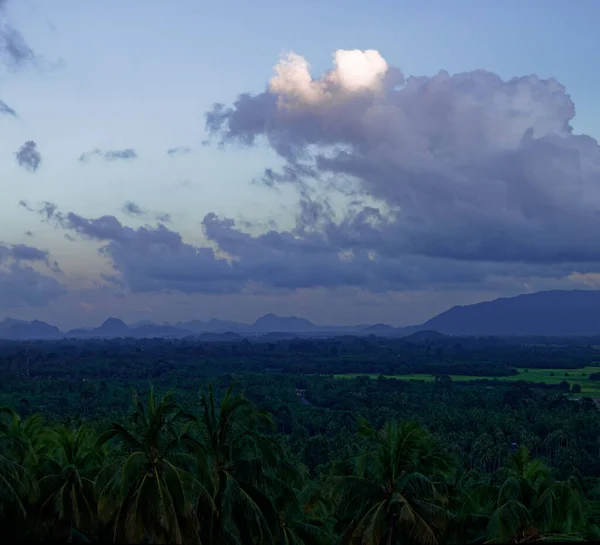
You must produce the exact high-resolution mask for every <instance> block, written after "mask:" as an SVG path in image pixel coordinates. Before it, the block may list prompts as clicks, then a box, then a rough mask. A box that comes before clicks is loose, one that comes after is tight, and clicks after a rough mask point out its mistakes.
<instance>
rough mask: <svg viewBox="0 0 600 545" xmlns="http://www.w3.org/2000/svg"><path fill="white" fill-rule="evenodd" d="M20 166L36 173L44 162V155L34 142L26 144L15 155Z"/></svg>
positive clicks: (30, 141)
mask: <svg viewBox="0 0 600 545" xmlns="http://www.w3.org/2000/svg"><path fill="white" fill-rule="evenodd" d="M15 158H16V160H17V163H18V164H19V166H21V167H23V168H25V169H27V170H31V171H33V172H35V171H36V170H37V169H38V168H39V166H40V163H41V162H42V155H41V153H40V152H39V150H38V148H37V144H36V143H35V142H34V141H33V140H29V141H27V142H25V143H24V144H23V145H22V146H21V147H20V148H19V150H18V151H17V152H16V153H15Z"/></svg>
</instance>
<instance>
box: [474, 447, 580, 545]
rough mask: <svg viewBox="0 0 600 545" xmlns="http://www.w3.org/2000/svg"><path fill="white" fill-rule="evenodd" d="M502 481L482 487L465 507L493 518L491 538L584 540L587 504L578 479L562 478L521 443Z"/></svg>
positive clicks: (501, 539) (492, 540)
mask: <svg viewBox="0 0 600 545" xmlns="http://www.w3.org/2000/svg"><path fill="white" fill-rule="evenodd" d="M502 473H503V475H504V479H503V481H502V482H501V483H500V484H498V485H486V486H483V487H478V488H477V489H475V490H474V491H473V492H472V493H471V494H468V496H467V498H466V503H465V505H464V506H463V509H464V510H465V511H468V512H469V513H471V514H472V515H474V514H476V515H479V516H482V515H485V516H487V517H488V524H487V537H488V540H489V541H490V542H500V543H504V542H506V541H515V542H525V541H531V540H536V539H550V538H553V537H556V536H560V539H563V540H564V539H567V538H572V539H579V538H581V537H582V535H583V534H582V532H584V531H585V529H586V524H587V521H586V509H587V506H586V502H585V500H584V498H583V495H582V492H581V489H580V487H579V485H578V483H577V482H576V481H575V480H574V479H568V480H566V481H557V480H555V479H554V478H553V477H552V474H551V471H550V468H549V467H548V466H547V465H546V463H545V462H544V461H543V460H540V459H532V458H531V456H530V453H529V450H528V449H527V448H526V447H524V446H521V447H520V448H519V450H518V451H517V452H515V453H513V454H511V455H509V457H508V460H507V462H506V464H505V466H504V468H502Z"/></svg>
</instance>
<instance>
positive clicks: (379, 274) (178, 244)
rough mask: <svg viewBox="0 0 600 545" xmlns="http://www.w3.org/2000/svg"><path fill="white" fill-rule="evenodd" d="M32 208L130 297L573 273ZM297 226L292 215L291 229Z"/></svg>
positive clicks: (220, 223)
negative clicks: (101, 260) (83, 248)
mask: <svg viewBox="0 0 600 545" xmlns="http://www.w3.org/2000/svg"><path fill="white" fill-rule="evenodd" d="M37 211H38V213H39V214H41V215H42V216H43V218H44V220H45V221H49V222H51V223H53V224H55V225H57V226H59V227H61V228H63V229H65V230H66V231H67V232H68V233H73V234H76V235H78V236H79V237H81V238H83V239H87V240H91V241H96V242H98V243H100V249H99V252H100V254H101V255H103V256H104V257H106V258H107V259H108V260H109V261H110V263H111V264H112V266H113V269H114V274H113V275H112V276H109V277H105V279H110V280H111V281H112V282H113V283H114V284H115V285H118V286H122V287H126V288H128V289H129V290H131V291H132V292H161V291H177V292H182V293H206V294H215V293H221V294H223V293H241V292H248V290H250V291H252V292H254V293H270V294H275V293H285V292H291V291H294V290H298V289H314V288H326V289H330V290H336V289H338V288H349V287H350V288H359V289H363V290H367V291H371V292H385V291H405V290H415V289H419V290H423V289H438V290H444V289H456V288H461V289H468V288H473V287H477V288H480V287H481V286H485V287H486V288H488V289H489V288H494V289H500V290H503V289H513V290H514V289H515V282H523V281H526V280H529V279H531V278H537V279H538V280H539V279H541V280H545V279H549V278H552V277H555V276H557V277H561V278H566V277H567V276H568V275H569V274H570V273H571V271H572V269H571V268H570V267H567V268H564V269H561V268H553V269H552V270H550V269H547V268H539V267H536V266H528V265H521V266H519V267H517V268H515V267H514V266H512V265H509V264H505V263H496V264H494V263H490V264H484V265H481V266H478V267H473V266H472V264H471V263H469V262H467V261H460V260H449V259H445V258H430V257H426V256H419V255H406V256H401V257H394V256H391V255H389V256H385V255H376V254H374V253H373V252H372V251H369V250H364V249H358V248H357V249H354V250H348V249H343V248H342V247H341V246H340V244H339V239H340V234H339V233H340V232H343V231H344V229H345V228H340V227H339V226H335V225H333V224H331V225H328V226H326V228H325V229H324V230H323V231H322V232H320V233H317V232H312V233H309V232H300V231H299V230H296V232H286V231H281V232H280V231H275V230H270V231H268V232H266V233H263V234H259V235H251V234H249V233H247V232H244V231H243V230H242V229H240V228H239V227H238V226H236V224H235V222H234V221H233V220H231V219H227V218H219V217H218V216H216V215H215V214H207V215H206V216H205V217H204V219H203V221H202V228H203V232H204V236H205V238H206V241H207V243H206V244H205V245H201V246H200V245H195V244H191V243H188V242H185V241H184V240H183V238H182V236H181V235H180V234H179V233H177V232H176V231H174V230H172V229H169V228H168V227H166V226H165V225H164V224H161V223H159V224H157V225H154V226H151V225H145V226H142V227H137V228H132V227H128V226H126V225H124V224H123V223H121V222H120V221H119V220H118V219H117V218H116V217H114V216H102V217H98V218H86V217H83V216H81V215H79V214H75V213H73V212H68V213H63V212H61V211H59V210H58V208H57V207H56V206H55V205H53V204H51V203H44V204H43V205H42V206H41V207H40V208H39V209H38V210H37ZM302 221H303V220H302V217H301V216H299V217H298V222H297V223H298V225H300V224H301V223H302ZM356 221H362V220H361V219H360V218H356ZM340 230H341V231H340ZM209 244H210V246H209ZM340 248H342V249H340ZM581 271H582V272H588V270H587V269H585V268H583V269H581Z"/></svg>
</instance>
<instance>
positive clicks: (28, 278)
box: [0, 244, 66, 308]
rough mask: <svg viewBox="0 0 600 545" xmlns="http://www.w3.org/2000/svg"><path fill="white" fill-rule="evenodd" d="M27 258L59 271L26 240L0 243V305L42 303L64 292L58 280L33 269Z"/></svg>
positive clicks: (42, 252)
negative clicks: (8, 243) (23, 242)
mask: <svg viewBox="0 0 600 545" xmlns="http://www.w3.org/2000/svg"><path fill="white" fill-rule="evenodd" d="M28 262H30V263H36V262H40V263H44V264H45V265H46V266H47V267H48V268H50V269H51V270H52V271H53V272H60V268H59V267H58V264H57V263H56V262H55V261H52V260H51V259H50V254H49V253H48V252H47V251H45V250H41V249H39V248H35V247H33V246H28V245H26V244H14V245H12V246H5V245H0V308H15V307H22V306H43V305H45V304H47V303H48V302H50V301H52V300H54V299H56V298H57V297H59V296H61V295H63V294H65V293H66V288H65V287H64V286H63V285H62V284H61V283H60V282H58V280H56V279H55V278H54V277H52V276H48V275H44V274H42V273H40V272H38V271H36V270H35V269H33V268H32V267H31V266H30V265H28V264H27V263H28Z"/></svg>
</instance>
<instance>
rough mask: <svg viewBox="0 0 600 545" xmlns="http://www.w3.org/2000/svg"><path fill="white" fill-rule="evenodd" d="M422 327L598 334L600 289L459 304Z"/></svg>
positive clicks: (498, 332)
mask: <svg viewBox="0 0 600 545" xmlns="http://www.w3.org/2000/svg"><path fill="white" fill-rule="evenodd" d="M419 329H421V330H425V329H427V330H434V331H438V332H440V333H444V334H446V335H473V336H488V335H489V336H549V337H551V336H593V335H599V334H600V291H598V290H569V291H559V290H553V291H540V292H537V293H531V294H526V295H519V296H517V297H506V298H502V299H495V300H493V301H486V302H484V303H477V304H474V305H468V306H456V307H452V308H451V309H449V310H447V311H445V312H442V313H441V314H438V315H437V316H435V317H434V318H432V319H431V320H428V321H427V322H425V323H424V324H422V325H421V326H420V327H419Z"/></svg>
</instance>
